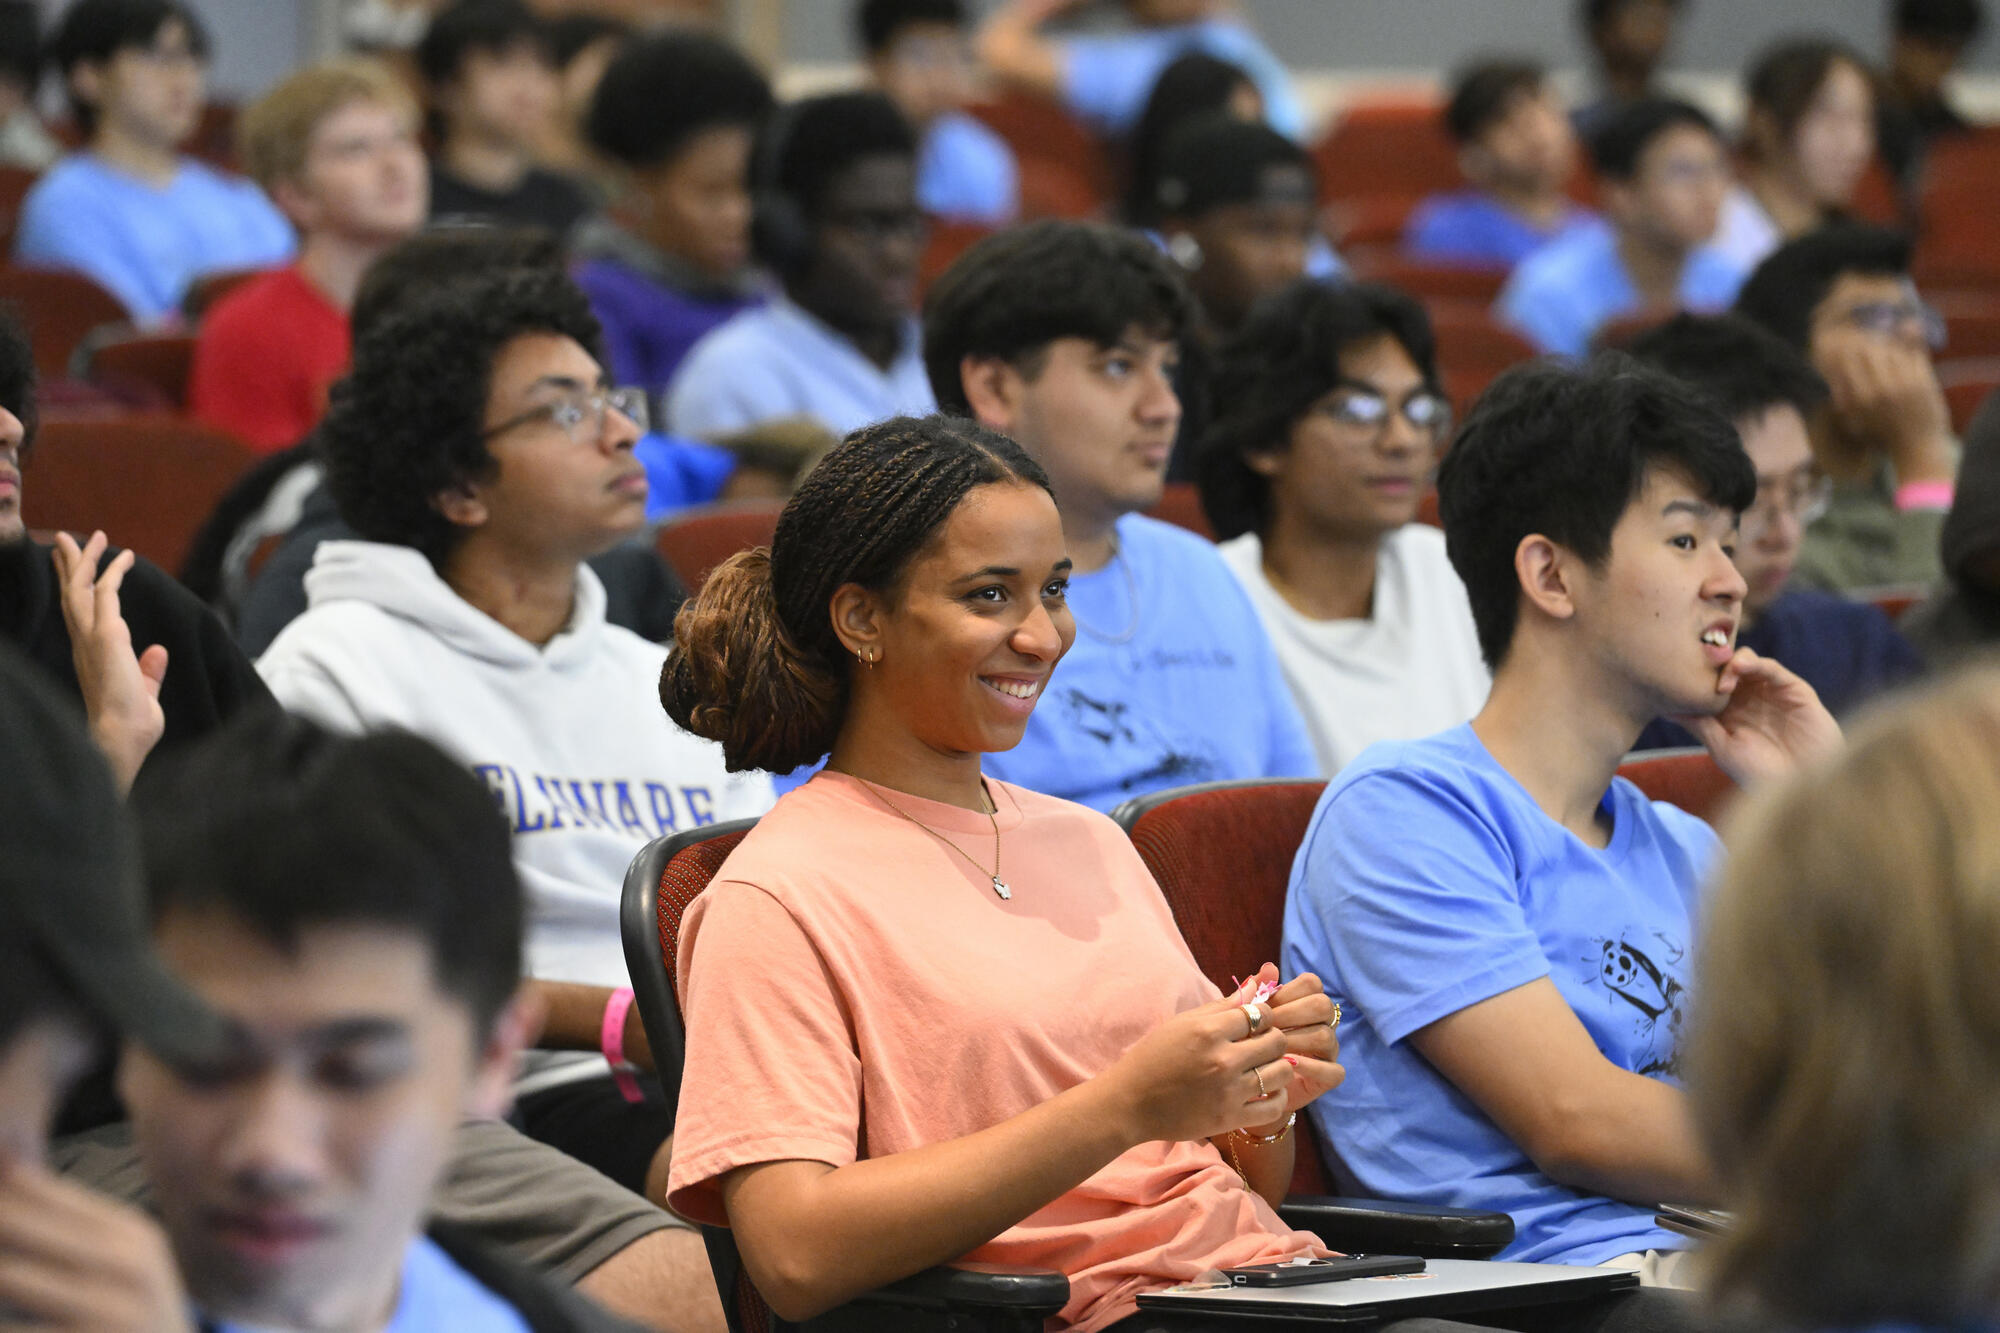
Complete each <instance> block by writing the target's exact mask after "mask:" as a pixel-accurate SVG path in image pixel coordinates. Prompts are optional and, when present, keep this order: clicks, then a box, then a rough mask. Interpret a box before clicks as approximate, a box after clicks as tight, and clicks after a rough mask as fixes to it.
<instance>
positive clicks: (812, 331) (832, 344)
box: [664, 296, 937, 440]
mask: <svg viewBox="0 0 2000 1333" xmlns="http://www.w3.org/2000/svg"><path fill="white" fill-rule="evenodd" d="M935 411H937V399H936V398H935V397H933V396H932V394H931V381H930V376H928V375H927V374H925V373H924V358H923V332H922V330H921V329H920V328H919V327H918V325H917V321H916V320H914V319H912V320H911V321H910V322H909V326H908V327H907V328H906V329H905V330H904V335H903V346H902V350H901V351H899V352H898V353H897V354H896V359H895V361H894V362H893V363H892V364H891V365H890V366H889V368H888V369H887V370H884V369H883V368H882V367H880V366H878V365H876V364H875V363H874V362H873V361H870V360H869V359H868V358H867V357H865V356H863V355H862V354H861V351H860V349H859V348H857V347H855V345H854V344H853V343H851V342H849V341H848V340H847V339H846V338H844V337H842V336H841V335H840V334H839V333H837V332H835V331H834V330H833V329H832V328H830V327H828V326H827V325H826V324H824V323H822V322H821V321H820V320H818V319H817V318H815V317H814V316H812V315H810V314H808V313H806V311H805V310H804V309H802V308H801V307H800V306H798V305H797V304H795V303H794V302H792V301H790V300H788V299H786V298H784V297H782V296H781V297H777V298H774V299H773V300H772V301H771V302H770V303H769V304H767V305H762V306H757V307H755V308H753V309H750V310H745V311H744V312H743V313H742V314H740V315H736V316H734V317H733V318H731V319H730V320H729V322H728V323H726V324H724V325H722V327H720V328H718V329H715V330H714V331H712V332H710V333H707V334H704V335H703V336H702V338H701V340H700V341H699V342H697V343H696V344H695V345H694V346H693V347H691V348H689V349H688V354H687V357H686V358H685V359H684V360H683V361H682V362H681V364H680V369H679V370H676V371H675V372H674V378H673V382H672V383H671V384H669V385H668V386H667V397H666V418H667V419H666V422H665V423H664V424H665V426H666V428H667V429H668V430H671V431H673V432H674V433H676V434H679V435H692V436H695V437H696V438H698V439H708V440H712V439H714V438H715V437H716V436H718V435H726V434H728V433H729V432H731V431H737V430H743V429H744V428H746V427H749V426H754V425H756V424H757V423H758V422H760V421H769V420H771V419H772V418H773V417H792V416H807V417H813V418H816V419H817V420H818V421H819V422H820V423H821V424H822V425H824V426H825V427H826V428H827V429H828V430H830V431H832V432H833V433H834V434H835V435H845V434H847V433H848V432H849V431H851V430H857V429H859V428H860V427H862V426H866V425H870V424H872V423H874V422H877V421H882V420H886V419H887V418H889V417H893V416H903V415H909V416H925V415H928V414H929V413H932V412H935Z"/></svg>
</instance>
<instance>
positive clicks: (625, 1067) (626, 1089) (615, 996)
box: [597, 986, 646, 1105]
mask: <svg viewBox="0 0 2000 1333" xmlns="http://www.w3.org/2000/svg"><path fill="white" fill-rule="evenodd" d="M631 1009H632V988H631V987H630V986H620V987H619V988H618V989H617V990H615V991H612V992H611V998H610V999H608V1000H606V1001H605V1002H604V1026H603V1027H602V1028H600V1029H599V1030H598V1034H597V1048H598V1049H599V1050H601V1051H603V1052H604V1058H605V1059H606V1060H607V1061H609V1062H610V1064H611V1081H612V1082H614V1083H616V1084H617V1085H618V1095H619V1096H621V1097H623V1098H624V1099H625V1100H626V1101H628V1102H632V1103H633V1104H635V1105H636V1104H637V1103H639V1102H643V1101H645V1100H646V1094H645V1093H644V1092H642V1091H640V1089H639V1080H638V1079H636V1078H634V1077H633V1075H634V1074H636V1073H638V1072H639V1066H637V1065H635V1064H633V1063H632V1062H631V1061H630V1060H627V1059H626V1058H625V1015H626V1014H627V1013H629V1012H631Z"/></svg>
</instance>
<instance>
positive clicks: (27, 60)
mask: <svg viewBox="0 0 2000 1333" xmlns="http://www.w3.org/2000/svg"><path fill="white" fill-rule="evenodd" d="M0 79H11V80H13V81H14V82H15V83H17V84H19V85H20V86H21V89H22V91H24V92H25V93H27V95H28V98H29V100H30V101H32V100H33V99H34V93H35V89H37V88H38V87H40V86H41V82H42V11H41V9H40V7H39V6H37V5H36V4H35V0H0Z"/></svg>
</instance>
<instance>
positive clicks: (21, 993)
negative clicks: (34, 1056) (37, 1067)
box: [0, 923, 97, 1058]
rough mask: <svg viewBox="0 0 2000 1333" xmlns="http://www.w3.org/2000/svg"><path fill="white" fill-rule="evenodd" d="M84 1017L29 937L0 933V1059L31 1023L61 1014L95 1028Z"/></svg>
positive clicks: (59, 975)
mask: <svg viewBox="0 0 2000 1333" xmlns="http://www.w3.org/2000/svg"><path fill="white" fill-rule="evenodd" d="M9 924H11V923H9ZM88 1014H89V1010H88V1008H87V1007H86V1005H85V1004H84V1001H83V997H82V996H80V995H78V994H77V993H76V988H75V987H74V986H72V985H71V984H70V983H69V981H68V980H67V979H66V978H65V977H64V976H63V975H62V973H61V971H59V970H58V969H57V968H56V967H55V966H54V965H53V964H52V963H51V962H50V960H49V958H48V956H47V954H46V952H45V951H44V950H43V948H42V947H41V944H40V943H39V942H38V941H37V940H36V939H35V937H34V936H33V935H30V934H27V933H26V932H23V931H14V930H9V931H6V932H4V933H0V1058H4V1057H5V1055H6V1054H7V1051H8V1048H9V1047H11V1046H12V1045H13V1044H14V1041H15V1039H16V1038H18V1037H19V1036H20V1035H21V1034H22V1032H23V1031H25V1030H26V1029H27V1027H28V1026H29V1025H30V1024H31V1023H35V1022H38V1021H40V1020H41V1019H44V1018H52V1017H55V1016H58V1015H61V1016H63V1017H73V1018H75V1019H76V1020H77V1021H78V1022H79V1023H82V1024H84V1025H86V1026H87V1027H92V1028H94V1027H96V1026H97V1025H96V1024H95V1023H93V1022H92V1020H91V1019H90V1018H89V1017H88Z"/></svg>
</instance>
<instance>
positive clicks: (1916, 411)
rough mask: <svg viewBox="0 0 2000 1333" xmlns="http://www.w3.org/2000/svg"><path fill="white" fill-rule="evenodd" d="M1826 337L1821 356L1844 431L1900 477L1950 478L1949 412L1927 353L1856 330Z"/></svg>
mask: <svg viewBox="0 0 2000 1333" xmlns="http://www.w3.org/2000/svg"><path fill="white" fill-rule="evenodd" d="M1828 341H1829V342H1830V344H1831V345H1830V346H1828V347H1826V348H1825V350H1824V352H1823V353H1822V356H1821V358H1820V359H1821V361H1822V362H1823V364H1824V366H1825V369H1826V381H1827V388H1828V389H1829V390H1830V391H1831V392H1832V395H1833V407H1834V411H1835V412H1837V413H1838V414H1839V416H1840V419H1841V422H1842V423H1843V425H1844V426H1845V428H1846V431H1847V433H1848V434H1850V435H1853V436H1855V437H1857V438H1859V439H1862V440H1865V441H1867V442H1868V443H1869V444H1870V445H1871V446H1872V447H1874V448H1876V449H1879V450H1881V451H1882V452H1883V453H1884V454H1886V455H1887V456H1888V458H1889V461H1890V462H1891V463H1893V464H1894V465H1895V468H1896V476H1897V480H1899V481H1906V482H1907V481H1933V480H1943V481H1948V480H1950V479H1951V474H1952V467H1951V451H1950V447H1949V442H1950V439H1951V412H1950V409H1949V407H1948V406H1947V405H1946V403H1945V398H1944V389H1943V388H1942V387H1941V386H1940V385H1939V384H1938V377H1937V371H1936V369H1935V368H1934V367H1933V366H1932V365H1931V359H1930V356H1929V354H1928V353H1926V352H1924V351H1923V350H1921V349H1920V348H1916V347H1911V346H1909V345H1907V344H1905V343H1901V342H1894V341H1889V340H1885V339H1882V338H1878V337H1873V336H1870V335H1868V334H1864V333H1861V332H1858V331H1846V330H1843V331H1841V332H1840V333H1839V334H1837V335H1834V336H1832V337H1830V338H1829V340H1828ZM1940 468H1942V471H1941V472H1940V471H1939V469H1940Z"/></svg>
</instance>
